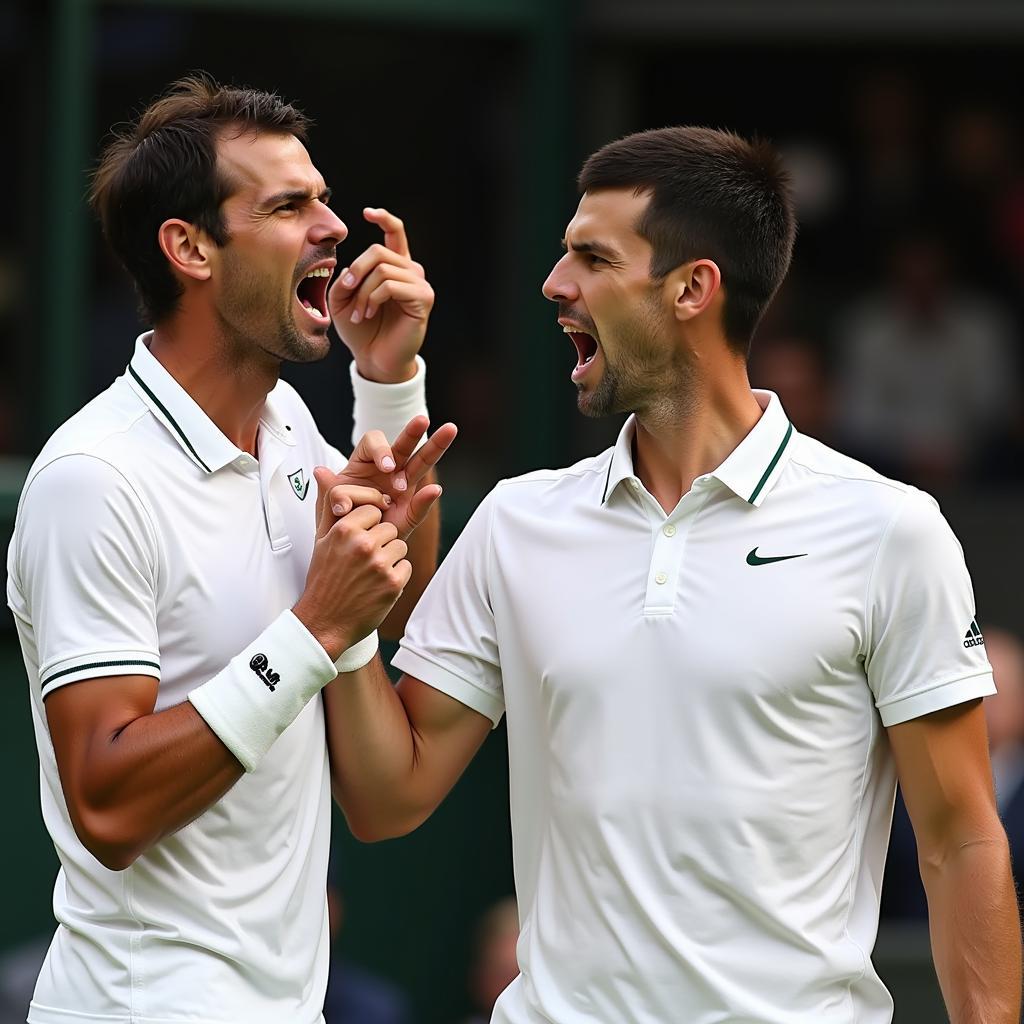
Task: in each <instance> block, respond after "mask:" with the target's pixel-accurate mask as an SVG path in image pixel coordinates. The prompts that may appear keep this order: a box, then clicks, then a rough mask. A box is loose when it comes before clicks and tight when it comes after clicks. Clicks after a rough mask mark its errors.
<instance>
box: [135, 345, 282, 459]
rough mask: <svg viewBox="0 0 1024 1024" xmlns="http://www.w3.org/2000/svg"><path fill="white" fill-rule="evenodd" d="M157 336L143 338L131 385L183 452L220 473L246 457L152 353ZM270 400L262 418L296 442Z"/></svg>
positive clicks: (137, 349) (263, 422)
mask: <svg viewBox="0 0 1024 1024" xmlns="http://www.w3.org/2000/svg"><path fill="white" fill-rule="evenodd" d="M152 337H153V332H152V331H147V332H146V333H145V334H141V335H139V337H138V339H137V340H136V342H135V352H134V354H133V355H132V359H131V362H130V363H129V364H128V370H127V379H128V383H129V384H130V385H131V387H132V388H133V389H134V390H135V392H136V393H137V394H138V395H139V397H140V398H141V399H142V400H143V401H144V402H145V403H146V404H147V405H148V406H149V408H150V409H151V410H152V412H153V415H154V416H156V418H157V419H158V420H160V421H161V422H162V423H163V424H164V426H165V427H167V429H168V430H169V431H170V433H171V436H172V437H173V438H174V439H175V440H176V441H177V442H178V444H179V445H180V446H181V449H182V451H184V452H185V454H186V455H187V456H188V457H189V458H190V459H191V460H192V461H193V462H194V463H195V464H196V465H197V466H198V467H199V468H200V469H202V470H203V471H204V472H205V473H216V472H217V470H219V469H223V468H224V467H225V466H227V465H228V464H230V463H232V462H234V461H235V460H236V459H237V458H239V457H240V456H241V455H243V454H244V453H243V452H242V450H241V449H240V448H238V447H237V446H235V445H234V444H232V442H231V441H229V440H228V439H227V438H226V437H225V436H224V434H223V433H222V432H221V430H220V428H219V427H218V426H217V425H216V424H215V423H214V422H213V420H211V419H210V417H209V416H207V415H206V413H205V412H203V410H202V409H201V408H200V406H199V405H198V404H197V403H196V401H195V399H194V398H193V397H192V396H191V395H190V394H189V393H188V392H187V391H186V390H185V389H184V388H183V387H182V386H181V385H180V384H179V383H178V382H177V381H176V380H175V379H174V377H172V376H171V374H170V373H168V372H167V370H166V369H165V368H164V366H163V364H162V363H161V362H160V361H159V360H158V359H157V358H156V357H155V356H154V355H153V353H152V352H150V351H149V343H150V341H151V340H152ZM270 397H271V396H270V395H268V396H267V404H266V406H265V407H264V411H263V415H262V417H261V418H260V423H261V425H262V426H265V427H267V429H268V430H270V431H271V432H272V433H273V434H274V436H275V437H276V438H277V439H278V440H280V441H282V442H284V443H285V444H288V445H294V444H295V442H294V441H293V440H292V438H291V437H290V436H289V434H288V432H287V428H286V427H285V424H284V423H283V422H282V421H281V418H280V416H279V414H278V413H277V412H276V410H275V409H274V408H273V406H272V404H271V402H270Z"/></svg>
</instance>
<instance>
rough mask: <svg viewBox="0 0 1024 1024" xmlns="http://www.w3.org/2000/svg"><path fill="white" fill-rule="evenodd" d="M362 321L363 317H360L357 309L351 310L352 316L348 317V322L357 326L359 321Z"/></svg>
mask: <svg viewBox="0 0 1024 1024" xmlns="http://www.w3.org/2000/svg"><path fill="white" fill-rule="evenodd" d="M362 319H363V316H362V314H361V313H360V312H359V310H358V309H353V310H352V315H351V316H350V317H349V320H351V321H352V323H354V324H357V323H359V321H360V320H362Z"/></svg>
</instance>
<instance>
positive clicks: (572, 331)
mask: <svg viewBox="0 0 1024 1024" xmlns="http://www.w3.org/2000/svg"><path fill="white" fill-rule="evenodd" d="M562 333H563V334H579V333H580V332H579V331H577V330H576V328H575V327H570V326H569V325H568V324H563V325H562Z"/></svg>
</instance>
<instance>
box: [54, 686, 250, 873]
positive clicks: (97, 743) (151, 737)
mask: <svg viewBox="0 0 1024 1024" xmlns="http://www.w3.org/2000/svg"><path fill="white" fill-rule="evenodd" d="M87 757H88V761H89V771H88V773H87V774H86V775H85V776H84V778H83V782H82V787H83V790H84V791H83V793H82V794H81V798H80V799H79V800H76V801H73V804H74V806H75V807H76V808H77V815H76V816H77V817H78V818H79V819H80V820H78V821H76V823H75V825H76V829H77V830H78V832H79V836H80V837H81V838H82V840H83V842H84V843H85V845H86V846H87V848H88V849H89V850H90V852H91V853H92V854H93V855H94V856H95V857H96V858H97V859H98V860H99V861H100V862H101V863H102V864H103V865H104V866H106V867H108V868H111V869H113V870H120V869H122V868H125V867H127V866H128V865H129V864H131V863H132V862H133V861H134V860H135V858H136V857H138V856H139V855H140V854H142V853H144V852H145V851H146V850H148V849H149V848H150V847H151V846H153V845H154V844H155V843H157V842H159V840H161V839H163V838H164V837H165V836H168V835H170V834H171V833H173V832H176V831H177V830H178V829H180V828H183V827H184V826H185V825H187V824H188V823H189V822H191V821H193V820H194V819H195V818H197V817H198V816H199V815H200V814H202V813H203V811H205V810H206V809H207V808H208V807H210V806H211V805H212V804H214V803H216V801H217V800H219V799H220V798H221V797H222V796H223V795H224V794H225V793H226V792H227V791H228V790H229V789H230V788H231V787H232V786H233V785H234V784H235V782H237V781H238V779H239V777H240V776H241V775H242V766H241V765H240V764H239V763H238V761H237V760H236V759H235V757H234V756H233V755H232V754H231V752H230V751H229V750H228V749H227V747H225V746H224V744H223V743H221V741H220V740H219V739H218V738H217V736H216V735H215V734H214V733H213V731H212V730H211V729H210V727H209V726H208V725H207V724H206V722H205V721H203V719H202V718H201V717H200V715H199V713H198V712H197V711H196V709H195V708H194V707H193V706H192V705H191V704H190V703H189V702H188V701H186V702H185V703H183V704H179V705H177V706H176V707H173V708H168V709H167V710H165V711H160V712H157V713H155V714H150V715H144V716H142V717H141V718H137V719H135V720H134V721H132V722H130V723H129V724H128V725H126V726H125V727H124V728H122V729H120V730H119V731H118V732H117V733H115V734H113V735H110V736H108V737H100V736H97V737H96V738H95V739H94V740H93V743H92V746H91V749H90V750H89V751H88V753H87Z"/></svg>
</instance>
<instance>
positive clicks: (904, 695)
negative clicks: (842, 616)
mask: <svg viewBox="0 0 1024 1024" xmlns="http://www.w3.org/2000/svg"><path fill="white" fill-rule="evenodd" d="M867 619H868V645H867V651H866V655H865V668H866V670H867V677H868V683H869V685H870V686H871V690H872V692H873V693H874V697H875V705H876V707H877V708H878V711H879V714H880V715H881V718H882V723H883V725H885V726H886V727H888V726H891V725H898V724H899V723H900V722H907V721H909V720H910V719H912V718H918V717H920V716H921V715H927V714H930V713H931V712H933V711H939V710H941V709H942V708H948V707H952V706H953V705H955V704H962V703H963V702H964V701H967V700H972V699H974V698H977V697H985V696H988V695H989V694H992V693H995V685H994V683H993V680H992V668H991V666H990V665H989V663H988V658H987V656H986V654H985V645H984V639H983V637H982V635H981V632H980V630H979V628H978V625H977V621H976V619H975V604H974V590H973V588H972V586H971V579H970V575H969V574H968V572H967V566H966V564H965V562H964V554H963V549H962V548H961V547H960V543H959V541H957V539H956V537H955V536H954V534H953V531H952V530H951V529H950V528H949V524H948V523H947V522H946V520H945V518H944V517H943V516H942V514H941V513H940V512H939V507H938V504H937V503H936V502H935V500H934V499H933V498H932V497H930V496H929V495H927V494H925V493H923V492H922V491H917V490H912V491H910V492H909V493H908V495H907V497H906V498H905V499H904V501H903V503H902V505H901V506H900V508H899V510H898V511H897V512H896V515H895V517H894V519H893V521H892V522H891V523H890V525H889V528H888V531H887V533H886V535H885V536H884V537H883V538H882V541H881V543H880V545H879V550H878V554H877V555H876V560H875V567H874V570H873V573H872V578H871V582H870V584H869V593H868V607H867Z"/></svg>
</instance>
